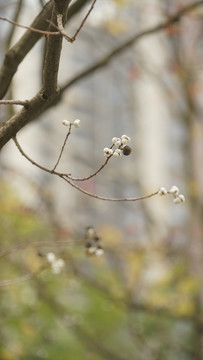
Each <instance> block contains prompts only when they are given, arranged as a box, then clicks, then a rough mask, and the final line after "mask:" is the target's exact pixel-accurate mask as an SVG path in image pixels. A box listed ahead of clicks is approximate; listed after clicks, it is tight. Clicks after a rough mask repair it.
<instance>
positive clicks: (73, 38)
mask: <svg viewBox="0 0 203 360" xmlns="http://www.w3.org/2000/svg"><path fill="white" fill-rule="evenodd" d="M96 1H97V0H94V1H93V3H92V6H91V8H90V9H89V11H88V12H87V14H86V16H85V17H84V19H83V21H82V22H81V24H80V26H79V28H78V29H77V30H76V32H75V34H74V35H73V37H72V40H73V41H75V40H76V37H77V36H78V34H79V32H80V30H81V29H82V27H83V25H84V23H85V21H86V20H87V18H88V16H89V15H90V13H91V12H92V10H93V8H94V5H95V3H96Z"/></svg>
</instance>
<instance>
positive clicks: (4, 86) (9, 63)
mask: <svg viewBox="0 0 203 360" xmlns="http://www.w3.org/2000/svg"><path fill="white" fill-rule="evenodd" d="M89 1H90V0H78V1H76V2H75V3H74V4H73V5H72V6H70V9H69V11H68V15H67V19H68V20H69V19H71V18H72V17H73V16H74V15H75V14H77V12H78V11H79V10H80V9H82V7H83V6H84V5H86V4H87V3H88V2H89ZM53 4H54V2H53V0H50V1H49V2H48V3H47V4H46V5H45V6H44V8H43V9H42V11H41V12H40V14H39V15H38V16H37V17H36V19H35V20H34V21H33V23H32V24H31V28H33V29H36V30H42V31H46V30H47V29H48V27H49V24H48V23H47V21H46V20H47V19H50V17H51V13H52V9H53ZM41 37H42V34H41V33H39V32H36V33H34V32H33V31H30V30H27V31H26V33H25V34H24V35H23V36H22V38H21V39H20V40H19V41H18V42H17V43H16V44H15V45H14V46H13V47H12V48H11V49H9V50H8V52H7V53H6V54H5V58H4V62H3V64H2V67H1V69H0V84H1V87H0V99H2V97H3V96H4V95H5V94H6V92H7V90H8V87H9V85H10V82H11V80H12V78H13V76H14V74H15V73H16V71H17V69H18V65H19V64H20V63H21V62H22V60H23V59H24V58H25V56H26V55H27V54H28V53H29V51H30V50H31V49H32V48H33V46H34V45H35V44H36V43H37V41H38V40H39V39H40V38H41Z"/></svg>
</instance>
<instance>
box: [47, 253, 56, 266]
mask: <svg viewBox="0 0 203 360" xmlns="http://www.w3.org/2000/svg"><path fill="white" fill-rule="evenodd" d="M46 258H47V260H48V262H50V263H53V262H54V261H55V260H56V256H55V254H54V253H53V252H49V253H47V255H46Z"/></svg>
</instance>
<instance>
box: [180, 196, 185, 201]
mask: <svg viewBox="0 0 203 360" xmlns="http://www.w3.org/2000/svg"><path fill="white" fill-rule="evenodd" d="M179 199H180V201H181V202H185V196H184V195H182V194H180V195H179Z"/></svg>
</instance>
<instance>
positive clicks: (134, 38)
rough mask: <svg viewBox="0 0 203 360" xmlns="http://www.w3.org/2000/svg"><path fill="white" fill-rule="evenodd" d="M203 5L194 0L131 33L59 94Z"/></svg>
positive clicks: (68, 83) (64, 86)
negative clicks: (146, 27)
mask: <svg viewBox="0 0 203 360" xmlns="http://www.w3.org/2000/svg"><path fill="white" fill-rule="evenodd" d="M202 5H203V0H201V1H200V0H199V1H196V2H195V3H193V4H190V5H188V6H186V7H185V8H184V9H182V10H180V11H179V12H177V13H176V14H175V15H173V16H171V17H170V18H169V19H168V20H166V21H164V22H161V23H160V24H158V25H156V26H153V27H150V28H149V29H147V30H144V31H141V32H140V33H138V34H135V35H133V36H132V37H131V38H130V39H129V40H127V41H126V42H124V43H123V44H121V45H119V46H117V47H116V48H115V49H113V50H112V51H110V52H109V53H108V54H107V55H105V56H104V57H102V58H101V59H100V60H98V61H97V62H96V63H94V64H93V65H90V66H89V67H87V68H86V69H85V70H83V71H81V72H80V73H79V74H78V75H76V76H75V77H73V78H72V79H71V80H69V81H68V82H67V83H66V84H65V85H63V86H62V87H61V94H62V93H63V92H64V91H65V90H67V89H68V88H69V87H70V86H72V85H74V84H75V83H77V82H78V81H80V80H82V79H84V78H86V77H88V76H89V75H90V74H91V73H93V72H94V71H96V70H98V69H101V68H103V67H104V66H106V65H108V64H109V62H110V61H111V60H113V59H114V58H115V57H116V56H117V55H119V54H121V53H122V52H124V51H125V50H126V49H128V48H129V47H130V46H132V45H133V44H135V43H136V42H137V41H139V40H140V39H141V38H143V37H145V36H147V35H152V34H155V33H157V32H159V31H161V30H164V29H165V28H166V27H167V26H168V25H170V24H173V23H175V22H178V21H180V19H181V17H182V16H183V15H185V14H187V13H188V12H190V11H192V10H194V9H196V8H198V7H199V6H202Z"/></svg>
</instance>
